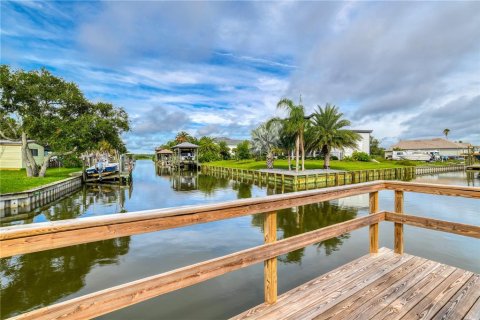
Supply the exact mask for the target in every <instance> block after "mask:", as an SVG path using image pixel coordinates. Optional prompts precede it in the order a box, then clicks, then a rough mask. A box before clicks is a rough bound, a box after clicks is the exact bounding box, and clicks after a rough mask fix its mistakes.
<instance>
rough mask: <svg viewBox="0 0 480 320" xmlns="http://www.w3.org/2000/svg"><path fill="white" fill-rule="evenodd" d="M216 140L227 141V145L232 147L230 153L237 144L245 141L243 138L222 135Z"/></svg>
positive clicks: (217, 141)
mask: <svg viewBox="0 0 480 320" xmlns="http://www.w3.org/2000/svg"><path fill="white" fill-rule="evenodd" d="M215 142H216V143H219V142H225V143H226V144H227V147H228V148H229V149H230V153H233V149H235V148H237V145H238V144H239V143H241V142H243V140H237V139H230V138H225V137H220V138H215Z"/></svg>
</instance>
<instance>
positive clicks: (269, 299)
mask: <svg viewBox="0 0 480 320" xmlns="http://www.w3.org/2000/svg"><path fill="white" fill-rule="evenodd" d="M263 234H264V239H265V243H272V242H276V241H277V213H276V212H275V211H274V212H267V213H265V220H264V224H263ZM263 273H264V288H265V303H267V304H272V303H275V302H277V257H274V258H271V259H268V260H265V262H264V267H263Z"/></svg>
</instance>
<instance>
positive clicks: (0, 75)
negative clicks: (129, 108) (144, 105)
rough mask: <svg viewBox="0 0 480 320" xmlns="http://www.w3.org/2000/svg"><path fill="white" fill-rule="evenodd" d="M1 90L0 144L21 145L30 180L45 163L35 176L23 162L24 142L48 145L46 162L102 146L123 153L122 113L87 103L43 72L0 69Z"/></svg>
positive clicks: (125, 127) (101, 104) (126, 127)
mask: <svg viewBox="0 0 480 320" xmlns="http://www.w3.org/2000/svg"><path fill="white" fill-rule="evenodd" d="M0 90H1V98H0V120H1V122H2V123H1V124H0V134H1V136H2V138H3V139H11V140H18V139H19V138H22V140H24V142H25V143H24V144H26V145H25V146H24V149H25V151H24V155H25V156H26V158H27V173H28V172H30V174H31V175H33V176H36V175H42V171H44V169H46V165H47V164H48V163H44V164H43V165H42V170H40V172H38V168H36V164H35V163H34V161H29V160H28V159H29V158H30V159H32V158H31V157H30V155H29V153H31V152H30V150H29V148H28V143H27V142H26V141H27V139H28V140H30V139H31V140H35V141H36V142H37V143H39V144H42V145H45V146H48V147H49V148H50V149H51V150H53V153H52V154H51V155H50V157H51V156H52V155H62V154H66V153H73V152H75V153H81V152H85V151H90V150H96V148H98V146H99V144H100V143H101V142H102V141H103V142H104V141H106V142H108V144H109V145H110V146H111V147H112V148H113V149H115V150H118V151H120V152H126V147H125V144H124V143H123V141H122V138H121V134H122V133H124V132H126V131H129V129H130V126H129V121H128V114H127V113H126V112H125V110H124V109H122V108H118V107H115V106H113V105H112V104H110V103H104V102H91V101H89V100H87V99H86V98H85V96H84V95H83V93H82V92H81V90H80V89H79V88H78V86H77V85H76V84H75V83H73V82H67V81H65V80H64V79H62V78H59V77H56V76H54V75H53V74H51V73H50V72H49V71H48V70H46V69H44V68H42V69H40V70H32V71H23V70H12V69H11V68H10V67H9V66H7V65H1V66H0ZM50 157H46V158H45V161H48V160H49V159H50ZM32 162H33V163H32ZM43 173H44V172H43Z"/></svg>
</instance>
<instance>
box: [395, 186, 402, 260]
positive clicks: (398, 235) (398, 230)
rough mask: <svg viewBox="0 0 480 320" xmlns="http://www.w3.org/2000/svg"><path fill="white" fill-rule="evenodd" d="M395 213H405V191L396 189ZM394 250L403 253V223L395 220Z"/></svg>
mask: <svg viewBox="0 0 480 320" xmlns="http://www.w3.org/2000/svg"><path fill="white" fill-rule="evenodd" d="M394 211H395V213H403V191H399V190H395V210H394ZM394 228H395V231H394V240H393V243H394V251H395V253H398V254H403V223H396V222H395V226H394Z"/></svg>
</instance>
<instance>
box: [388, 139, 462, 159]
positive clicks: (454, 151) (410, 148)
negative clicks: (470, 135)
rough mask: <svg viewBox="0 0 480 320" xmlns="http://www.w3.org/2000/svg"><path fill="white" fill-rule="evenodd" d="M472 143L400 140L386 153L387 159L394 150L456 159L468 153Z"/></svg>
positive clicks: (438, 140)
mask: <svg viewBox="0 0 480 320" xmlns="http://www.w3.org/2000/svg"><path fill="white" fill-rule="evenodd" d="M469 147H471V144H470V143H463V142H454V141H450V140H447V139H443V138H434V139H420V140H400V141H399V142H398V143H396V144H394V145H393V146H391V147H390V148H389V149H387V150H386V151H385V158H390V157H392V154H393V150H402V151H407V152H425V153H429V152H438V155H439V156H441V157H448V158H455V157H460V156H462V155H463V154H466V153H468V148H469Z"/></svg>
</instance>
